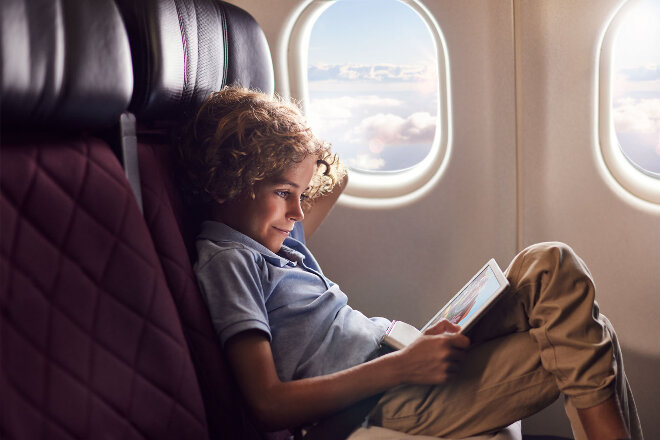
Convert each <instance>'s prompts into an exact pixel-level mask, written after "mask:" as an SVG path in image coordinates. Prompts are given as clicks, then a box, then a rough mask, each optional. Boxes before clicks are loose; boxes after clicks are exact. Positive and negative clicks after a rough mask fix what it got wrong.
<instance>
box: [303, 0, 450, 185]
mask: <svg viewBox="0 0 660 440" xmlns="http://www.w3.org/2000/svg"><path fill="white" fill-rule="evenodd" d="M437 57H438V56H437V49H436V43H435V41H434V38H433V35H432V34H431V30H430V28H429V26H428V25H427V24H426V23H425V22H424V20H423V19H422V17H421V16H420V14H419V13H418V12H416V11H415V10H414V9H413V8H411V7H410V6H408V5H406V4H404V3H403V2H401V1H398V0H337V1H336V2H333V3H332V4H331V5H330V6H329V7H327V8H325V9H324V10H323V12H322V13H321V14H320V16H318V18H317V19H316V21H315V22H314V24H313V27H312V29H311V33H310V36H309V52H308V58H307V60H308V64H307V85H308V90H307V92H308V101H307V114H308V118H309V121H310V123H311V125H312V126H313V127H314V130H315V131H316V132H317V134H318V135H319V136H320V137H321V138H322V139H326V140H328V141H330V142H331V143H332V144H333V147H334V150H335V151H336V152H337V153H339V155H340V157H342V159H343V161H344V162H345V163H346V165H347V166H349V167H350V168H352V169H353V170H358V171H362V172H364V173H377V174H383V172H393V171H403V170H406V169H410V168H412V167H415V165H418V164H420V163H421V162H422V161H424V159H425V158H427V157H429V155H430V153H431V152H432V151H433V148H434V145H436V144H437V143H438V142H437V141H434V140H435V139H437V138H438V137H439V133H436V131H440V130H441V128H440V127H441V126H442V124H440V123H439V119H438V117H439V113H440V110H439V109H440V108H441V107H440V105H439V93H440V90H439V87H438V59H437Z"/></svg>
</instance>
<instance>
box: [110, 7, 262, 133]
mask: <svg viewBox="0 0 660 440" xmlns="http://www.w3.org/2000/svg"><path fill="white" fill-rule="evenodd" d="M117 3H118V5H119V8H120V10H121V12H122V15H123V16H124V20H125V23H126V27H127V30H128V34H129V40H130V44H131V52H132V56H133V66H134V69H135V89H134V94H133V99H132V101H131V105H130V109H131V111H132V112H133V113H135V114H136V116H137V118H138V121H145V120H171V119H179V118H180V117H182V116H187V115H189V114H192V113H193V112H194V111H195V110H196V109H197V108H198V107H199V106H200V105H201V103H202V102H203V100H204V99H205V98H206V97H207V96H208V94H209V93H211V92H213V91H216V90H220V89H221V88H222V87H223V86H224V85H226V84H241V85H243V86H245V87H252V88H259V89H261V90H263V91H266V92H272V90H273V84H274V81H273V68H272V61H271V58H270V51H269V49H268V44H267V42H266V38H265V36H264V34H263V32H262V30H261V28H260V27H259V25H258V24H257V23H256V21H255V20H254V19H253V18H252V17H251V16H250V15H249V14H248V13H246V12H245V11H243V10H242V9H240V8H237V7H236V6H233V5H230V4H228V3H225V2H221V1H217V0H195V1H189V0H142V1H135V0H117Z"/></svg>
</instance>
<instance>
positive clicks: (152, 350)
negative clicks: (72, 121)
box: [0, 136, 207, 439]
mask: <svg viewBox="0 0 660 440" xmlns="http://www.w3.org/2000/svg"><path fill="white" fill-rule="evenodd" d="M0 153H1V158H0V159H1V160H0V180H1V189H2V197H1V199H0V209H1V211H2V217H1V219H2V220H1V223H0V228H1V229H0V280H2V281H1V282H2V286H1V287H2V289H1V290H0V312H1V315H0V316H1V319H0V350H1V354H0V357H1V358H2V366H3V368H2V370H1V372H0V373H1V374H0V395H1V396H2V408H3V410H2V411H0V432H2V433H3V434H5V435H6V436H7V438H15V439H23V438H24V439H30V438H53V439H55V438H57V439H60V438H62V439H64V438H159V439H161V438H162V439H167V438H171V439H177V438H206V437H207V429H206V420H205V414H204V408H203V404H202V399H201V396H200V392H199V387H198V385H197V380H196V377H195V371H194V369H193V366H192V362H191V360H190V355H189V354H188V346H187V343H186V340H185V338H184V336H183V331H182V329H181V325H180V322H179V318H178V315H177V311H176V309H175V306H174V302H173V301H172V298H171V295H170V293H169V291H168V289H167V285H166V283H165V279H164V275H163V273H162V269H161V267H160V263H159V260H158V257H157V256H156V253H155V250H154V247H153V243H152V241H151V238H150V235H149V231H148V230H147V228H146V225H145V223H144V219H143V217H142V215H141V213H140V211H139V209H138V207H137V204H136V202H135V199H134V198H133V194H132V192H131V189H130V187H129V185H128V182H127V181H126V179H125V178H124V174H123V170H122V169H121V166H120V164H119V162H118V160H117V158H116V157H115V156H114V154H113V153H112V151H111V150H110V148H109V147H108V145H107V144H105V143H104V142H102V141H100V140H98V139H95V138H87V137H80V138H57V139H56V138H54V137H52V136H49V137H48V138H45V137H43V136H42V137H33V138H30V139H26V136H24V138H23V139H22V140H17V141H9V140H7V139H3V145H2V147H1V149H0Z"/></svg>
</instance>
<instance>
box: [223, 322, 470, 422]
mask: <svg viewBox="0 0 660 440" xmlns="http://www.w3.org/2000/svg"><path fill="white" fill-rule="evenodd" d="M452 329H453V327H452V324H450V323H448V322H447V321H443V322H441V323H440V324H439V325H438V326H436V327H434V328H433V329H430V330H429V332H427V333H426V334H425V335H424V336H422V337H420V338H419V339H418V340H417V341H415V342H414V343H413V344H411V345H410V346H408V347H406V348H405V349H403V350H400V351H397V352H394V353H390V354H388V355H385V356H381V357H379V358H377V359H374V360H372V361H370V362H367V363H364V364H361V365H357V366H355V367H352V368H349V369H347V370H344V371H340V372H337V373H333V374H329V375H326V376H319V377H313V378H307V379H301V380H295V381H291V382H282V381H280V380H279V378H278V376H277V372H276V370H275V363H274V361H273V354H272V352H271V348H270V343H269V341H268V338H267V337H266V335H265V334H263V333H262V332H260V331H258V330H250V331H246V332H243V333H239V334H237V335H235V336H233V337H232V338H230V339H229V340H228V341H227V343H226V345H225V348H226V352H227V356H228V358H229V362H230V364H231V366H232V369H233V371H234V374H235V376H236V378H237V380H238V384H239V387H240V388H241V391H242V392H243V395H244V396H245V398H246V400H247V402H248V404H249V405H250V407H251V409H252V411H253V413H254V415H255V417H256V419H257V423H258V424H259V425H260V427H261V428H262V429H265V430H276V429H282V428H289V427H295V426H301V425H304V424H309V423H311V422H313V421H316V420H318V419H320V418H322V417H324V416H327V415H329V414H332V413H333V412H335V411H337V410H339V409H341V408H344V407H346V406H348V405H350V404H352V403H355V402H357V401H359V400H361V399H363V398H365V397H368V396H371V395H374V394H376V393H379V392H382V391H385V390H387V389H388V388H392V387H394V386H397V385H400V384H403V383H411V384H414V383H417V384H438V383H443V382H445V381H447V380H449V379H450V378H452V377H453V376H454V375H455V374H456V373H457V372H458V366H459V364H460V361H461V360H462V358H463V356H464V353H465V350H466V349H467V347H468V345H469V339H468V338H467V337H465V336H464V335H461V334H458V333H456V334H443V333H444V332H445V331H448V330H449V331H451V330H452ZM453 330H454V331H455V329H453Z"/></svg>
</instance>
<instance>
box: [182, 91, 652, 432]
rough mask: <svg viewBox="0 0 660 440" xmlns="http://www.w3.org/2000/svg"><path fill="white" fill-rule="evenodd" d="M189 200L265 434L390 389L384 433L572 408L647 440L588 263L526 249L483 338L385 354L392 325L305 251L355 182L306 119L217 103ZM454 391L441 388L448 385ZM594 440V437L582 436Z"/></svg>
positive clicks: (220, 318)
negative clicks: (354, 304)
mask: <svg viewBox="0 0 660 440" xmlns="http://www.w3.org/2000/svg"><path fill="white" fill-rule="evenodd" d="M180 153H181V157H182V161H183V166H184V170H185V171H186V173H187V181H188V188H187V191H188V193H189V194H190V195H191V196H192V197H193V199H194V200H195V201H196V202H197V203H198V205H199V206H202V207H204V208H205V209H206V217H207V218H208V219H209V220H208V221H206V222H204V223H203V224H202V229H201V233H200V235H199V236H198V241H197V250H198V261H197V263H196V265H195V271H196V274H197V277H198V282H199V285H200V288H201V291H202V293H203V295H204V296H205V299H206V302H207V304H208V306H209V310H210V313H211V316H212V320H213V324H214V326H215V329H216V331H217V333H218V335H219V337H220V340H221V343H222V344H223V348H224V349H225V351H226V354H227V357H228V359H229V362H230V364H231V366H232V369H233V371H234V374H235V376H236V378H237V381H238V384H239V386H240V388H241V391H242V393H243V394H244V396H245V399H246V401H247V403H248V404H249V406H250V407H251V409H252V411H253V413H254V416H255V419H256V421H257V422H258V423H259V424H260V426H261V427H262V428H263V429H266V430H271V429H280V428H284V427H292V426H301V425H304V424H308V423H311V422H313V421H315V420H318V419H320V418H323V417H324V416H327V415H329V414H331V413H333V412H335V411H337V410H339V409H341V408H343V407H346V406H348V405H350V404H352V403H355V402H357V401H359V400H361V399H363V398H365V397H368V396H371V395H374V394H378V393H381V392H384V391H386V393H385V395H384V396H383V398H382V399H381V400H380V401H379V403H378V404H377V405H376V407H375V408H374V410H373V411H372V413H371V416H370V420H371V422H372V423H374V424H378V425H381V426H384V427H388V428H393V429H397V430H400V431H406V432H410V433H422V434H427V435H438V436H451V437H466V436H470V435H473V434H478V433H483V432H488V431H493V430H497V429H498V428H501V427H504V426H507V425H509V424H511V423H512V422H514V421H516V420H519V419H520V418H523V417H526V416H528V415H531V414H533V413H534V412H536V411H538V410H540V409H541V408H543V407H544V406H547V405H548V404H550V403H551V402H552V401H554V400H555V399H556V397H557V396H558V394H559V393H560V392H562V393H564V395H565V396H566V398H567V408H568V410H569V414H570V411H571V409H572V408H577V417H573V418H572V420H571V422H572V425H573V427H574V431H576V435H578V436H584V438H589V439H615V438H616V439H619V438H629V437H630V436H631V434H632V438H642V434H641V429H640V427H639V421H638V419H637V414H636V411H635V407H634V403H633V401H632V395H631V394H630V390H629V387H628V384H627V381H626V379H625V375H624V373H623V366H622V363H621V358H620V352H619V350H618V346H617V343H616V335H615V333H614V331H613V330H612V328H611V325H610V324H609V322H608V321H607V320H606V319H605V318H604V317H603V316H602V315H600V314H599V312H598V307H597V305H596V304H595V302H594V288H593V283H592V281H591V278H590V275H589V273H588V271H587V269H586V267H585V266H584V264H583V263H582V261H581V260H580V259H579V258H578V257H577V256H576V255H575V254H574V253H573V251H572V250H571V249H570V248H568V247H567V246H565V245H562V244H559V243H545V244H541V245H536V246H533V247H530V248H528V249H525V250H524V251H523V252H521V253H520V254H519V255H518V256H517V257H516V258H515V259H514V260H513V262H512V263H511V265H510V266H509V268H508V269H507V271H506V274H507V277H508V278H509V281H510V283H511V288H510V289H509V291H508V294H507V296H506V297H505V298H503V299H502V300H501V301H500V302H499V303H498V304H497V306H496V307H494V308H493V309H491V311H490V312H489V313H488V315H487V316H486V317H484V318H483V319H482V321H480V323H479V325H478V326H477V327H475V329H474V331H473V332H472V333H471V334H470V339H468V337H467V336H465V335H461V334H459V333H457V331H458V330H459V327H457V326H455V325H453V324H451V323H449V322H448V321H441V322H440V323H438V324H437V325H435V326H434V327H433V328H431V329H430V330H429V331H427V332H426V334H425V335H423V336H422V337H420V338H419V339H418V340H416V341H415V342H414V343H413V344H411V345H410V346H408V347H406V348H405V349H402V350H400V351H397V352H394V353H390V354H386V355H382V356H377V352H378V347H379V343H380V340H381V338H382V336H383V334H384V332H385V329H386V328H387V326H388V325H389V323H390V321H388V320H386V319H384V318H367V317H365V316H364V315H363V314H362V313H360V312H358V311H356V310H353V309H352V308H350V307H349V306H348V305H347V299H346V295H344V293H343V292H342V291H341V290H340V288H339V286H338V285H336V284H334V283H333V282H332V281H330V280H329V279H328V278H326V277H325V276H324V275H323V273H322V271H321V268H320V267H319V266H318V264H317V263H316V261H315V260H314V257H313V256H312V255H311V253H310V252H309V250H308V249H307V248H306V247H305V246H304V244H303V243H302V242H301V241H299V240H296V239H295V238H293V236H298V237H301V236H300V234H301V230H300V224H301V222H302V223H303V224H304V226H305V230H306V233H307V234H310V233H311V232H313V230H314V229H315V228H316V227H317V226H318V224H319V223H320V221H321V220H322V219H323V217H324V216H325V214H327V212H328V210H329V209H330V207H331V206H332V203H333V202H334V200H336V198H337V197H338V195H339V193H340V192H341V188H342V185H343V183H344V182H345V178H344V174H345V173H344V171H343V168H342V166H341V164H340V162H339V161H338V160H337V158H336V157H335V156H333V155H332V154H331V152H330V148H329V146H328V145H327V144H324V143H323V142H321V141H319V140H318V139H317V138H316V137H315V136H314V135H313V133H312V132H311V130H310V129H309V127H308V126H307V125H306V123H305V121H304V119H303V118H302V116H301V114H300V113H299V111H298V109H297V108H296V107H295V106H292V105H290V104H287V103H285V102H282V101H279V100H277V99H272V98H270V97H268V96H266V95H263V94H260V93H257V92H253V91H249V90H245V89H238V88H226V89H224V90H223V91H221V92H218V93H215V94H213V95H212V96H211V97H210V98H209V99H208V100H207V101H206V102H205V104H204V105H203V106H202V108H201V109H200V111H199V113H198V114H197V116H196V117H195V119H194V120H193V121H191V122H190V124H189V125H188V126H187V127H186V129H185V130H184V131H183V133H182V136H181V138H180ZM438 385H441V386H438ZM582 429H584V433H582V432H581V430H582Z"/></svg>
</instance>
